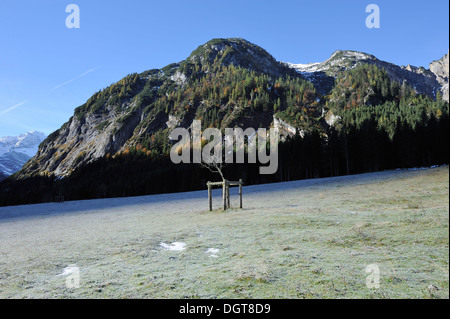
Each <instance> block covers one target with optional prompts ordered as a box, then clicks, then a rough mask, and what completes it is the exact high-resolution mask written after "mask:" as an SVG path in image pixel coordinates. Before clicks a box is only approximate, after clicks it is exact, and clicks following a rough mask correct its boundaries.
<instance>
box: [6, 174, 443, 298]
mask: <svg viewBox="0 0 450 319" xmlns="http://www.w3.org/2000/svg"><path fill="white" fill-rule="evenodd" d="M448 196H449V171H448V168H447V167H444V168H442V167H441V168H434V169H429V170H420V171H391V172H381V173H373V174H364V175H356V176H347V177H337V178H329V179H320V180H310V181H298V182H292V183H283V184H274V185H261V186H253V187H245V188H244V206H245V209H244V210H238V209H233V210H230V211H227V212H222V211H220V210H217V211H215V212H212V213H209V212H207V205H208V203H207V194H206V192H194V193H184V194H171V195H160V196H147V197H134V198H125V199H111V200H108V199H105V200H92V201H80V202H69V203H64V204H43V205H31V206H21V207H5V208H0V297H1V298H449V287H448V282H449V277H448V274H449V272H448V271H449V270H448V262H449V247H448V243H449V229H448V228H449V199H448ZM237 200H238V198H237V197H236V192H235V191H234V197H233V201H234V203H235V204H237ZM219 201H220V194H219V191H217V192H215V205H216V206H217V207H219V206H220V202H219ZM162 243H163V244H164V245H162ZM172 244H173V245H172ZM182 244H185V246H183V245H182ZM170 247H183V248H184V249H175V250H173V249H170ZM74 264H76V265H77V266H78V267H79V268H80V278H81V281H80V288H78V289H68V288H66V286H65V276H61V274H64V272H65V271H66V270H67V267H70V266H71V265H74ZM369 264H377V265H378V267H379V269H380V272H381V274H380V275H381V276H380V288H379V289H368V288H367V287H366V277H367V276H368V274H367V273H366V272H365V269H366V266H367V265H369ZM432 286H434V287H432ZM429 287H431V288H432V289H429ZM435 288H437V289H435Z"/></svg>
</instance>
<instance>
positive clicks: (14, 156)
mask: <svg viewBox="0 0 450 319" xmlns="http://www.w3.org/2000/svg"><path fill="white" fill-rule="evenodd" d="M45 138H46V136H45V134H44V133H41V132H37V131H31V132H28V133H26V134H21V135H19V136H6V137H2V138H0V180H3V179H5V178H6V177H8V176H9V175H12V174H14V173H15V172H17V171H18V170H20V169H21V168H22V166H23V165H24V164H25V163H26V162H28V160H29V159H30V158H32V157H33V156H34V155H35V154H36V153H37V150H38V147H39V144H41V143H42V141H43V140H44V139H45Z"/></svg>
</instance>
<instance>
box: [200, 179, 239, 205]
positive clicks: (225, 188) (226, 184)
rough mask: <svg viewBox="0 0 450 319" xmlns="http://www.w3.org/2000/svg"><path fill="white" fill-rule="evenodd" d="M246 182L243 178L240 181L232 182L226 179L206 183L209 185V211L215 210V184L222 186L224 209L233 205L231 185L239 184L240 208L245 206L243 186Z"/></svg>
mask: <svg viewBox="0 0 450 319" xmlns="http://www.w3.org/2000/svg"><path fill="white" fill-rule="evenodd" d="M243 184H244V182H243V181H242V179H240V180H239V182H230V181H228V180H224V181H223V182H208V183H207V184H206V185H207V186H208V201H209V211H210V212H211V211H212V210H213V201H212V188H213V186H222V203H223V210H227V209H228V208H230V207H231V205H230V186H239V208H240V209H242V208H243V201H242V186H243Z"/></svg>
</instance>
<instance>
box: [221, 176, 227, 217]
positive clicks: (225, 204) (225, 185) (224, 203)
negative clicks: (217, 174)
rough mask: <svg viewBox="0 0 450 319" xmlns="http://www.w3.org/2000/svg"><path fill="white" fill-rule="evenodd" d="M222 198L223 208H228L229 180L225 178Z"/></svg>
mask: <svg viewBox="0 0 450 319" xmlns="http://www.w3.org/2000/svg"><path fill="white" fill-rule="evenodd" d="M222 199H223V210H227V181H226V180H224V181H223V184H222Z"/></svg>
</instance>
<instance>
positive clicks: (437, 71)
mask: <svg viewBox="0 0 450 319" xmlns="http://www.w3.org/2000/svg"><path fill="white" fill-rule="evenodd" d="M430 71H431V72H433V73H434V75H435V76H436V79H437V81H438V82H439V84H440V85H441V92H442V97H443V99H444V100H445V101H449V92H448V78H449V63H448V53H447V54H446V55H444V57H443V58H442V59H440V60H438V61H433V62H432V63H431V64H430Z"/></svg>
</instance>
